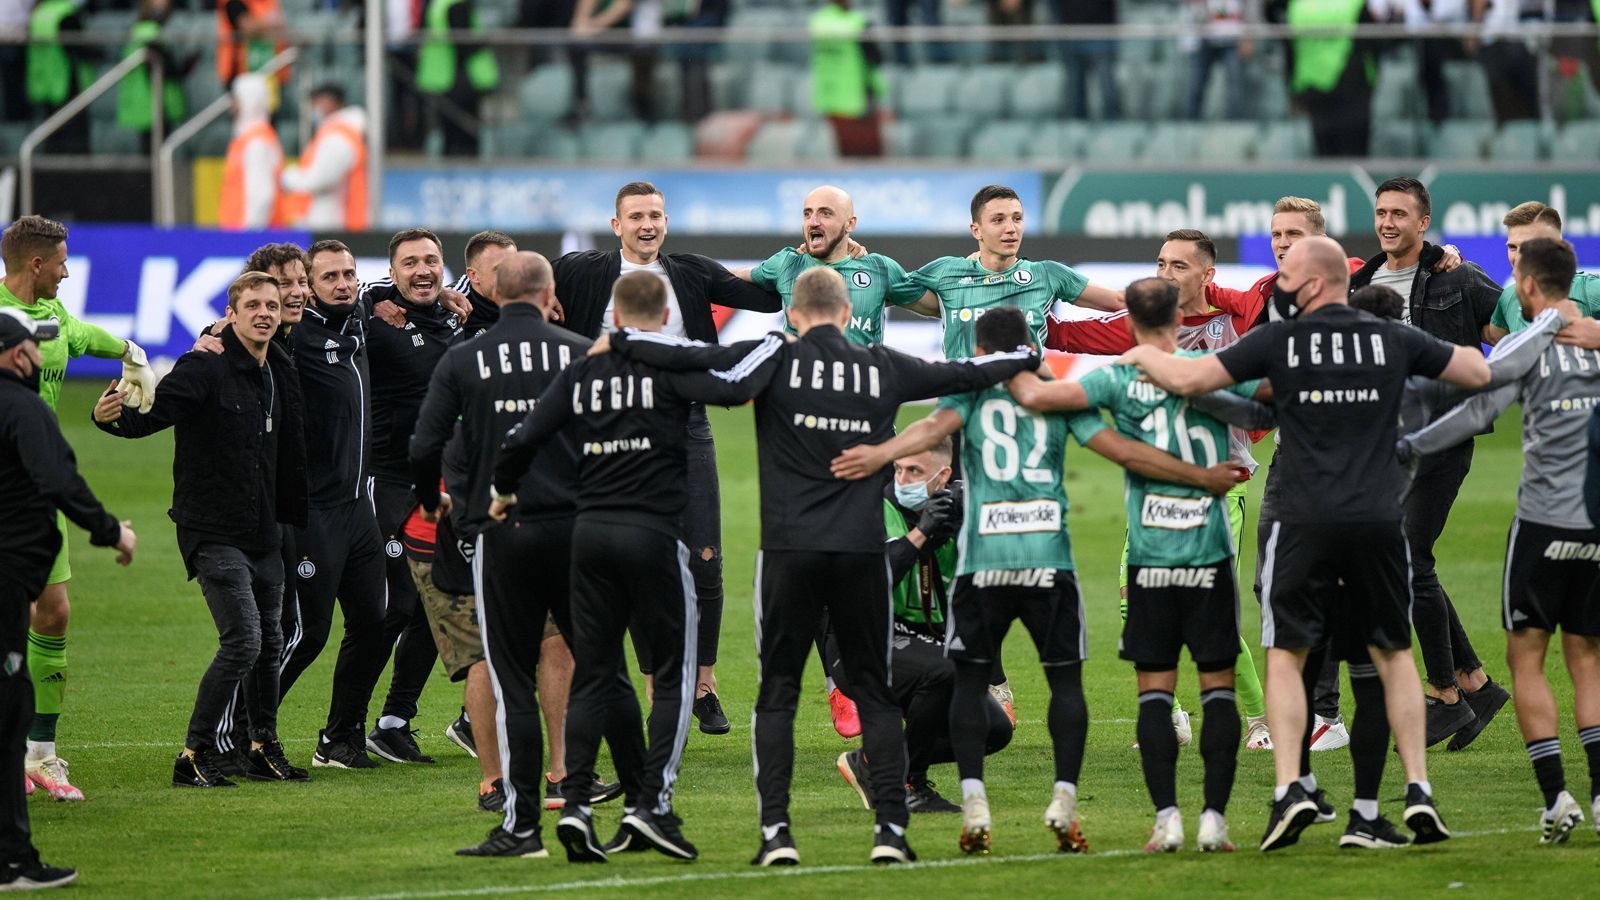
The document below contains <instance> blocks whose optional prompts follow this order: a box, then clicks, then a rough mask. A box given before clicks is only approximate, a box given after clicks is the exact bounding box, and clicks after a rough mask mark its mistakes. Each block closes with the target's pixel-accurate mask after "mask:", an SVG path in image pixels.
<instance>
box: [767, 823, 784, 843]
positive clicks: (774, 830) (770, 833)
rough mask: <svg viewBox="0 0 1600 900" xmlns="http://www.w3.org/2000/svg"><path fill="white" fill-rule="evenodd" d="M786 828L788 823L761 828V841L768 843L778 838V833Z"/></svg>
mask: <svg viewBox="0 0 1600 900" xmlns="http://www.w3.org/2000/svg"><path fill="white" fill-rule="evenodd" d="M788 827H789V823H788V822H779V823H778V824H776V825H763V826H761V839H762V840H763V841H770V840H772V839H773V838H775V837H777V836H778V832H780V831H782V830H783V829H785V828H788Z"/></svg>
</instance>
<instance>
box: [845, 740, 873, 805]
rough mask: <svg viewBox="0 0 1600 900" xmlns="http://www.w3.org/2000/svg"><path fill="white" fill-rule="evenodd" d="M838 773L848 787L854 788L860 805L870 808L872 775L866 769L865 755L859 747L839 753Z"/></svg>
mask: <svg viewBox="0 0 1600 900" xmlns="http://www.w3.org/2000/svg"><path fill="white" fill-rule="evenodd" d="M838 765H839V774H840V775H843V776H844V780H845V782H846V783H847V784H849V785H850V787H852V788H854V789H855V792H856V796H858V797H860V798H861V805H862V806H865V807H866V808H867V809H871V808H872V777H871V774H870V773H869V772H868V771H867V755H866V754H865V753H863V752H862V750H861V748H860V747H857V748H856V749H854V750H846V751H845V752H843V753H841V754H839V760H838Z"/></svg>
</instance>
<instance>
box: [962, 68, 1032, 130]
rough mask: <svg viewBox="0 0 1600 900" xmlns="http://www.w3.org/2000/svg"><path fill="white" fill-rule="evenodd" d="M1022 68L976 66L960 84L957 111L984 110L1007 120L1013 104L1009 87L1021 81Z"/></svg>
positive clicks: (969, 70) (968, 71) (985, 113)
mask: <svg viewBox="0 0 1600 900" xmlns="http://www.w3.org/2000/svg"><path fill="white" fill-rule="evenodd" d="M1017 75H1018V68H1017V67H1016V66H1013V65H1008V64H988V65H979V66H973V67H972V68H970V69H968V70H967V71H966V73H965V74H964V75H963V76H962V77H961V79H960V80H958V81H957V82H956V85H955V108H956V109H970V110H981V111H982V112H983V114H984V115H987V116H992V117H994V118H1004V117H1005V115H1006V112H1007V109H1008V108H1009V104H1010V99H1011V98H1010V92H1009V91H1008V90H1007V87H1008V86H1009V85H1010V83H1011V82H1013V81H1015V80H1016V79H1017Z"/></svg>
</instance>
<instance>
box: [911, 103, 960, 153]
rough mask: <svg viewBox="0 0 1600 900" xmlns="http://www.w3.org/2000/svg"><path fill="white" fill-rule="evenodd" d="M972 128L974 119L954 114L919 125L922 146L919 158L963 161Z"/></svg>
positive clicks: (919, 140) (919, 139) (918, 135)
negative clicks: (968, 134) (968, 135)
mask: <svg viewBox="0 0 1600 900" xmlns="http://www.w3.org/2000/svg"><path fill="white" fill-rule="evenodd" d="M971 128H972V118H971V117H970V116H967V115H963V114H959V113H952V114H950V115H946V116H941V117H940V118H939V119H938V121H920V122H918V123H917V141H918V142H919V144H920V145H921V151H920V152H919V153H918V154H917V155H918V156H923V157H927V158H929V159H950V160H956V159H962V158H963V157H964V156H965V155H966V151H967V133H968V131H970V130H971Z"/></svg>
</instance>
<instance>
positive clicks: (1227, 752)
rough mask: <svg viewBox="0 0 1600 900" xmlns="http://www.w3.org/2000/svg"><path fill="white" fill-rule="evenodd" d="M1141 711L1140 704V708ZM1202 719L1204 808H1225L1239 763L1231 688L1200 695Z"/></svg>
mask: <svg viewBox="0 0 1600 900" xmlns="http://www.w3.org/2000/svg"><path fill="white" fill-rule="evenodd" d="M1140 709H1141V711H1142V710H1143V707H1140ZM1200 709H1201V712H1202V715H1204V716H1205V721H1204V722H1203V723H1202V724H1201V727H1200V757H1201V758H1202V759H1204V760H1205V764H1206V777H1205V785H1206V806H1205V808H1206V809H1214V810H1216V811H1217V812H1218V813H1219V814H1220V813H1225V812H1227V811H1228V795H1229V794H1231V793H1233V773H1234V769H1236V768H1238V765H1239V706H1238V704H1237V703H1236V702H1235V700H1234V696H1233V689H1232V688H1213V689H1211V690H1209V691H1205V692H1203V693H1201V694H1200Z"/></svg>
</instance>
